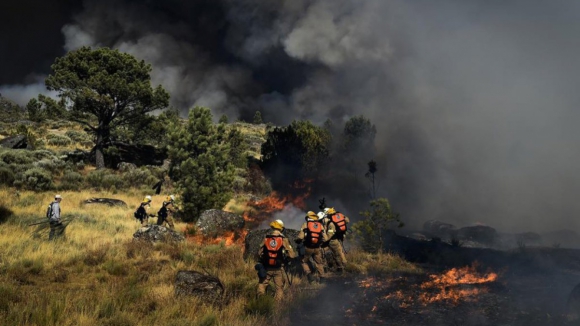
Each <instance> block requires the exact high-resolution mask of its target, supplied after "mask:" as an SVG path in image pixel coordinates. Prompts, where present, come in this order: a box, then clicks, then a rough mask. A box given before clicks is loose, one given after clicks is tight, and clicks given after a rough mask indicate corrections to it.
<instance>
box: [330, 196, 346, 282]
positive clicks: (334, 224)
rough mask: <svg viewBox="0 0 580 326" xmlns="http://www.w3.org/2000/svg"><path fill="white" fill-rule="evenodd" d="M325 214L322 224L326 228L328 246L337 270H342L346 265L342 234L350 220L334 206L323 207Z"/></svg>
mask: <svg viewBox="0 0 580 326" xmlns="http://www.w3.org/2000/svg"><path fill="white" fill-rule="evenodd" d="M324 213H325V215H326V217H325V219H324V222H325V223H324V226H325V227H326V229H327V232H326V233H327V235H328V239H329V241H328V247H329V248H330V250H331V251H332V255H333V257H334V261H335V263H336V267H337V271H338V272H342V271H343V270H344V267H345V266H346V262H347V261H346V255H345V250H344V236H345V234H346V231H347V228H348V224H349V223H350V220H349V218H348V217H346V216H345V215H344V214H342V213H340V212H337V211H336V210H335V209H334V207H328V208H325V209H324Z"/></svg>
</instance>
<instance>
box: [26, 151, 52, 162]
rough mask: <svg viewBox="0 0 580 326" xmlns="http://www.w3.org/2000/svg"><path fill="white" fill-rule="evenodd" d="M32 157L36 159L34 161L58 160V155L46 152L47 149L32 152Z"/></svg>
mask: <svg viewBox="0 0 580 326" xmlns="http://www.w3.org/2000/svg"><path fill="white" fill-rule="evenodd" d="M31 154H32V156H33V157H34V160H37V161H39V160H42V159H56V158H57V156H56V154H54V153H53V152H51V151H49V150H46V149H39V150H36V151H32V152H31Z"/></svg>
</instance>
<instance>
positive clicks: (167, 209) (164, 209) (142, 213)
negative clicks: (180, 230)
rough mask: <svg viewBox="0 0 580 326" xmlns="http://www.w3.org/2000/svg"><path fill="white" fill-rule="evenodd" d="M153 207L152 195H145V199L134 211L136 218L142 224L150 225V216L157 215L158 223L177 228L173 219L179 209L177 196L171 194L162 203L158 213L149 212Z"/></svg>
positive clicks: (144, 225)
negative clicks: (176, 202) (176, 201)
mask: <svg viewBox="0 0 580 326" xmlns="http://www.w3.org/2000/svg"><path fill="white" fill-rule="evenodd" d="M150 208H151V196H145V198H143V201H141V204H140V205H139V207H137V210H136V211H135V213H134V216H135V218H136V219H137V220H138V221H139V222H140V223H141V226H143V227H146V226H149V217H157V223H156V224H157V225H162V226H166V227H168V228H170V229H175V224H174V221H173V215H174V214H175V212H176V211H177V210H178V208H177V206H175V196H173V195H169V196H167V197H166V198H165V201H163V204H161V208H160V209H159V211H157V214H150V213H148V211H149V209H150Z"/></svg>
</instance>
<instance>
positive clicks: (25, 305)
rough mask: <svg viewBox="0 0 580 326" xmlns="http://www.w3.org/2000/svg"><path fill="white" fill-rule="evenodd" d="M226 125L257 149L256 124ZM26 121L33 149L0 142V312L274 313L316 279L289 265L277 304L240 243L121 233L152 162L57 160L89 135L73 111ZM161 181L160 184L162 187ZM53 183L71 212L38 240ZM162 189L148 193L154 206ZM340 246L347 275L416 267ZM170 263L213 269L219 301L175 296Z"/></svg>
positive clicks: (61, 318)
mask: <svg viewBox="0 0 580 326" xmlns="http://www.w3.org/2000/svg"><path fill="white" fill-rule="evenodd" d="M232 126H234V127H236V128H239V129H240V130H241V131H242V134H243V135H244V137H245V139H246V143H247V144H248V155H251V156H253V157H255V158H259V146H260V145H261V143H262V142H263V141H264V140H265V135H266V126H265V125H251V124H244V123H235V124H232ZM18 128H19V127H15V126H14V125H10V124H2V125H0V132H1V133H2V135H3V136H7V135H10V134H15V133H20V132H22V131H23V129H22V128H24V127H20V130H18ZM25 131H26V132H28V133H30V135H31V136H33V137H34V138H35V139H36V140H35V141H36V143H37V145H38V147H40V149H37V150H34V151H27V150H6V149H4V150H0V248H2V250H0V270H1V271H2V273H0V324H2V325H224V326H236V325H252V326H260V325H284V324H285V322H286V321H287V317H288V314H289V313H290V312H291V311H292V310H293V308H294V307H296V306H297V305H300V304H301V302H303V299H305V298H307V297H309V296H312V295H315V293H316V292H317V291H319V290H321V289H323V288H324V285H318V286H314V287H313V286H309V285H308V284H307V282H303V281H302V280H300V279H299V278H296V277H295V278H294V283H293V286H292V287H289V288H287V289H286V294H287V296H286V298H285V300H284V302H282V303H280V304H278V305H276V304H275V303H274V302H273V299H272V298H271V297H262V298H261V299H260V300H256V298H255V291H256V285H257V281H258V279H257V276H256V271H255V270H254V265H253V263H247V262H244V260H243V259H242V256H243V246H241V245H240V244H235V245H232V246H226V245H225V244H224V243H219V244H208V243H199V242H197V240H196V241H194V240H192V239H189V240H188V241H186V242H184V243H181V244H173V245H172V244H155V245H151V244H142V243H137V242H134V241H132V238H133V233H134V232H135V231H136V230H137V229H138V228H139V224H138V223H137V222H136V221H135V219H134V218H133V216H132V215H133V211H134V210H135V209H136V207H137V205H138V204H139V202H140V201H141V199H142V198H143V196H144V195H147V194H151V192H152V190H151V185H152V184H154V183H155V182H156V181H157V180H159V178H160V177H161V176H162V175H163V172H164V171H163V170H162V168H161V167H155V166H145V167H140V168H136V169H122V170H119V171H116V170H101V171H97V170H95V169H94V167H92V166H91V165H90V164H87V162H84V163H77V164H73V163H71V162H67V161H65V160H63V158H62V153H64V152H66V151H70V150H72V149H88V148H89V146H90V137H89V136H88V135H87V134H86V133H85V132H84V131H83V130H82V128H80V126H78V125H76V124H74V123H70V122H66V121H48V122H46V123H44V124H40V125H32V126H28V127H27V128H26V129H25ZM247 177H248V172H247V171H245V170H240V171H239V173H238V179H237V183H238V185H234V188H235V191H236V195H235V197H234V198H233V199H232V200H231V201H230V203H228V205H227V206H226V209H228V210H230V211H235V212H237V213H241V212H243V211H244V210H245V209H246V207H245V203H246V202H247V200H248V198H249V197H250V196H252V195H253V193H252V192H251V189H248V188H247V187H246V186H245V184H246V183H247V180H246V178H247ZM14 185H16V186H17V188H15V187H14ZM171 190H172V189H171V187H170V186H169V188H167V187H166V188H165V189H164V193H166V192H168V191H171ZM55 192H59V193H60V194H61V195H62V196H63V198H64V199H63V202H62V203H61V206H62V211H63V214H64V215H63V217H64V218H72V217H74V220H73V221H72V222H71V223H70V225H69V226H68V227H67V229H66V235H65V237H63V238H61V239H59V240H57V241H54V242H49V241H47V238H48V235H47V233H48V228H47V225H46V224H44V225H41V226H29V224H30V223H31V222H34V221H39V220H40V221H42V219H43V215H44V211H45V207H46V205H47V204H48V203H49V202H50V201H51V200H52V198H53V196H54V194H55ZM91 197H110V198H116V199H121V200H123V201H125V202H126V203H127V204H128V207H126V208H121V207H114V208H112V207H107V206H100V205H83V204H82V201H83V200H85V199H88V198H91ZM162 200H163V197H162V196H153V202H152V207H153V210H157V209H158V208H159V207H160V206H161V203H162ZM152 222H153V221H152ZM176 230H177V231H179V232H185V230H186V225H185V224H184V223H180V222H177V223H176ZM349 257H350V258H349V259H350V261H351V262H350V263H349V265H348V266H347V268H346V270H347V271H348V273H350V274H349V275H361V274H369V273H371V274H381V273H389V272H391V271H393V270H406V271H416V270H417V269H416V268H415V267H414V266H413V265H411V264H408V263H406V262H405V261H403V260H402V259H400V258H399V257H396V256H392V255H385V254H380V255H370V254H366V253H362V252H357V251H352V252H350V253H349ZM180 270H196V271H200V272H205V273H209V274H212V275H215V276H217V277H219V278H220V279H221V281H222V282H223V283H224V285H225V288H226V293H225V298H224V299H223V301H220V302H218V303H208V302H203V301H202V300H201V299H199V298H184V297H176V296H175V295H174V285H173V284H174V281H175V276H176V274H177V272H178V271H180ZM272 320H277V322H273V321H272Z"/></svg>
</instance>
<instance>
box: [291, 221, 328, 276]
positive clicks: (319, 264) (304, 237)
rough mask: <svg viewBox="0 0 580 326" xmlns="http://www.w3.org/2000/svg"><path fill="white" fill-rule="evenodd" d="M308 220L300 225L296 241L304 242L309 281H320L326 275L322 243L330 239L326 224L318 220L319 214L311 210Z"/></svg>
mask: <svg viewBox="0 0 580 326" xmlns="http://www.w3.org/2000/svg"><path fill="white" fill-rule="evenodd" d="M305 220H306V222H305V223H304V224H302V226H301V227H300V233H299V234H298V237H297V238H296V240H295V241H296V243H303V244H304V248H305V250H304V256H303V257H302V268H303V269H304V273H306V276H307V277H308V282H310V283H313V282H319V281H320V279H321V278H322V277H324V260H323V256H322V255H323V252H322V248H321V246H322V244H323V243H324V242H326V241H328V236H327V235H326V232H325V229H324V225H323V224H322V222H321V221H319V220H318V215H316V213H314V212H312V211H310V212H308V213H307V214H306V217H305ZM310 258H312V263H313V265H314V269H315V271H312V269H311V268H310V265H309V264H308V262H309V261H310Z"/></svg>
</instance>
